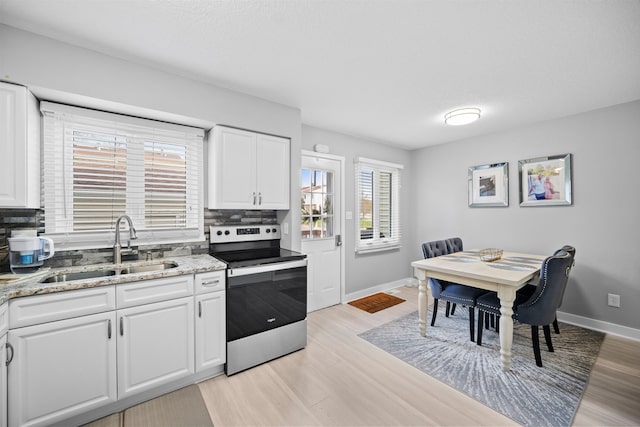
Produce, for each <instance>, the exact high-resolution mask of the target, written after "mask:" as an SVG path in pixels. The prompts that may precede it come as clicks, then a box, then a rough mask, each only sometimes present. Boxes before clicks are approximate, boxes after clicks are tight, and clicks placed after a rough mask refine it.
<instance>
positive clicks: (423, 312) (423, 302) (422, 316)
mask: <svg viewBox="0 0 640 427" xmlns="http://www.w3.org/2000/svg"><path fill="white" fill-rule="evenodd" d="M414 274H415V276H416V278H417V279H418V315H419V316H418V317H419V321H418V323H419V326H420V335H422V336H423V337H424V336H426V335H427V320H426V318H427V280H428V278H427V276H426V274H425V272H424V270H421V269H419V268H416V269H415V273H414Z"/></svg>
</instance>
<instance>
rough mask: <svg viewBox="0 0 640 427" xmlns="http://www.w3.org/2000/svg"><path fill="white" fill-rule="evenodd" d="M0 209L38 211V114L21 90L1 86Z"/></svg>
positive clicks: (32, 99)
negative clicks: (0, 163)
mask: <svg viewBox="0 0 640 427" xmlns="http://www.w3.org/2000/svg"><path fill="white" fill-rule="evenodd" d="M0 158H1V159H2V168H0V207H3V208H33V209H37V208H39V207H40V113H39V111H38V101H37V100H36V99H35V97H34V96H33V95H32V94H31V92H29V91H28V90H27V88H25V87H24V86H19V85H14V84H9V83H3V82H0Z"/></svg>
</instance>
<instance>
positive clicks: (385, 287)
mask: <svg viewBox="0 0 640 427" xmlns="http://www.w3.org/2000/svg"><path fill="white" fill-rule="evenodd" d="M417 284H418V281H417V280H416V279H413V278H411V277H407V278H405V279H400V280H396V281H395V282H388V283H382V284H380V285H377V286H372V287H370V288H367V289H363V290H361V291H357V292H351V293H349V294H345V295H344V301H343V304H347V303H348V302H349V301H353V300H356V299H359V298H364V297H366V296H369V295H372V294H375V293H377V292H386V291H389V290H391V289H395V288H399V287H401V286H409V287H411V286H413V287H416V286H417Z"/></svg>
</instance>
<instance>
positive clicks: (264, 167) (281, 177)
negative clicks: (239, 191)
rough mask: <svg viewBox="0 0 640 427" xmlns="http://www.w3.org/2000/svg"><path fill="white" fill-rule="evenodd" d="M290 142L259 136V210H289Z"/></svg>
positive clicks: (257, 157)
mask: <svg viewBox="0 0 640 427" xmlns="http://www.w3.org/2000/svg"><path fill="white" fill-rule="evenodd" d="M289 145H290V141H289V140H288V139H286V138H279V137H276V136H270V135H260V134H259V135H258V142H257V145H256V147H257V148H256V152H257V154H256V159H257V163H256V173H257V191H258V206H257V208H258V209H289V174H290V173H291V162H290V159H289V151H290V149H289Z"/></svg>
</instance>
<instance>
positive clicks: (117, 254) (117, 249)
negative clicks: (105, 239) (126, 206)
mask: <svg viewBox="0 0 640 427" xmlns="http://www.w3.org/2000/svg"><path fill="white" fill-rule="evenodd" d="M123 219H126V220H127V222H128V223H129V242H128V243H127V248H126V249H125V250H124V251H125V253H126V254H136V253H138V251H137V249H133V248H132V247H131V241H132V240H135V239H137V238H138V236H137V235H136V228H135V227H134V226H133V221H131V218H130V217H129V215H120V216H119V217H118V219H117V220H116V241H115V243H114V245H113V262H114V263H115V264H121V263H122V246H121V245H120V221H122V220H123Z"/></svg>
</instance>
